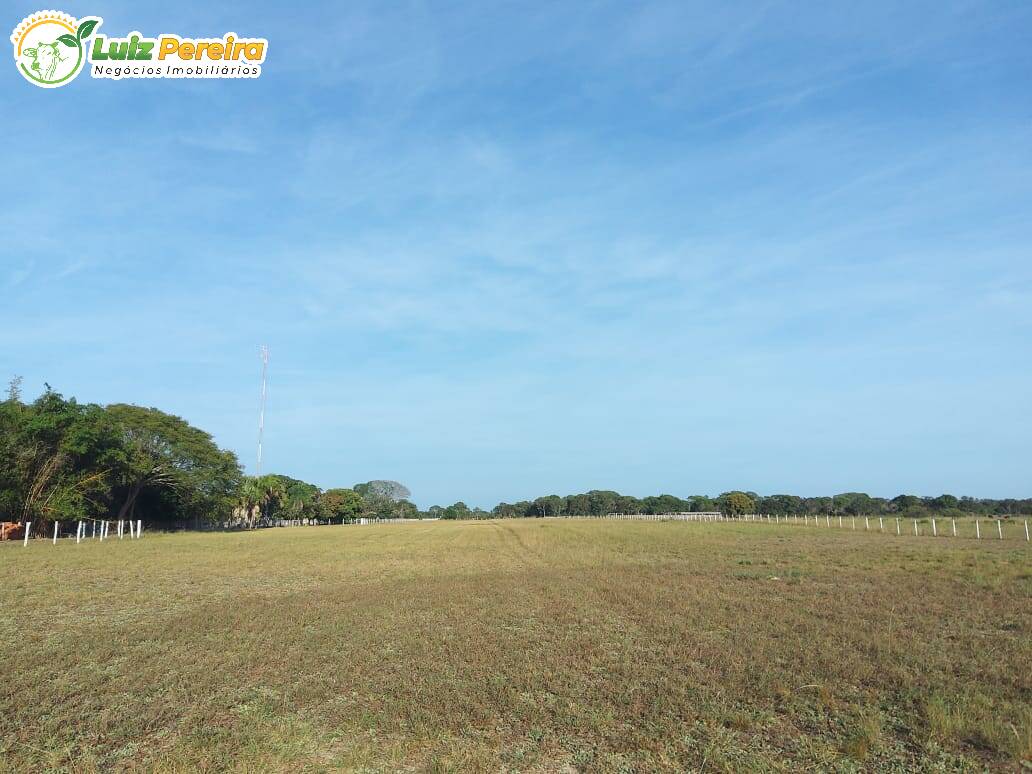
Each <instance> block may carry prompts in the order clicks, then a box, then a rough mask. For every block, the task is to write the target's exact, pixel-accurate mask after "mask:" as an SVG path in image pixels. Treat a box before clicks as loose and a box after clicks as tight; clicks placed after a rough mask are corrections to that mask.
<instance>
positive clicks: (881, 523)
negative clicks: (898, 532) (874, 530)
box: [878, 516, 885, 532]
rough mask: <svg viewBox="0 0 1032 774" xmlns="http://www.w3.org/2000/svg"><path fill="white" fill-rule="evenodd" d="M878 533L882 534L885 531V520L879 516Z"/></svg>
mask: <svg viewBox="0 0 1032 774" xmlns="http://www.w3.org/2000/svg"><path fill="white" fill-rule="evenodd" d="M878 531H879V532H884V531H885V520H884V519H883V518H882V517H881V516H879V517H878Z"/></svg>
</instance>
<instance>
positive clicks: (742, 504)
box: [717, 492, 756, 516]
mask: <svg viewBox="0 0 1032 774" xmlns="http://www.w3.org/2000/svg"><path fill="white" fill-rule="evenodd" d="M717 501H718V502H719V503H720V510H721V511H723V512H724V513H725V514H727V515H728V516H741V515H742V514H744V513H752V512H753V511H754V510H755V509H756V503H755V501H754V500H753V498H752V497H750V496H749V495H748V494H746V493H745V492H724V494H722V495H721V496H720V497H719V498H717Z"/></svg>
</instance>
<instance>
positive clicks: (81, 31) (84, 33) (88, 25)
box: [75, 19, 97, 40]
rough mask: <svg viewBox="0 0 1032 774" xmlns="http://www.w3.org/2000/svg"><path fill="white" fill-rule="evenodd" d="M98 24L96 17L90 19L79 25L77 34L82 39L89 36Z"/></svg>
mask: <svg viewBox="0 0 1032 774" xmlns="http://www.w3.org/2000/svg"><path fill="white" fill-rule="evenodd" d="M96 26H97V20H96V19H88V20H86V21H84V22H83V23H82V24H80V25H79V28H78V29H77V30H76V31H75V36H76V37H77V38H79V40H82V39H83V38H88V37H89V36H90V33H91V32H93V28H94V27H96Z"/></svg>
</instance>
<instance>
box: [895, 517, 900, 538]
mask: <svg viewBox="0 0 1032 774" xmlns="http://www.w3.org/2000/svg"><path fill="white" fill-rule="evenodd" d="M896 534H897V535H898V534H900V532H899V516H897V517H896Z"/></svg>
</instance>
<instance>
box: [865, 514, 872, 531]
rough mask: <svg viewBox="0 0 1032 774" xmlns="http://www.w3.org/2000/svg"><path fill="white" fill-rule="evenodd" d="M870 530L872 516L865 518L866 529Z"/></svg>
mask: <svg viewBox="0 0 1032 774" xmlns="http://www.w3.org/2000/svg"><path fill="white" fill-rule="evenodd" d="M870 528H871V517H870V516H864V529H870Z"/></svg>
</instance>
